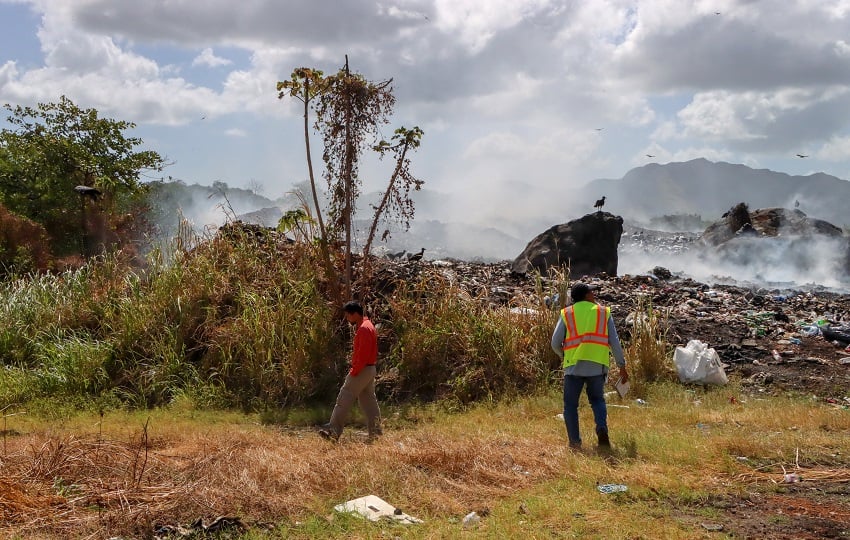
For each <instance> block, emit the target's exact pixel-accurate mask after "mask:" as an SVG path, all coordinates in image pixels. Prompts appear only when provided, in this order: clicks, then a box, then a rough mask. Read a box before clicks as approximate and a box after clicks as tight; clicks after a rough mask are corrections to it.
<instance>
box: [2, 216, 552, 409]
mask: <svg viewBox="0 0 850 540" xmlns="http://www.w3.org/2000/svg"><path fill="white" fill-rule="evenodd" d="M319 267H320V265H319V264H318V251H317V249H316V248H315V246H313V245H312V244H305V243H291V242H286V241H285V240H284V239H283V237H282V236H281V235H279V234H275V233H273V232H271V231H268V230H265V229H261V228H252V227H249V226H235V225H230V226H226V227H225V228H224V229H222V230H221V231H219V233H218V234H217V235H215V236H214V237H212V238H208V239H207V240H206V241H204V242H199V243H197V245H194V246H193V247H192V249H190V250H185V249H177V246H176V245H175V246H171V247H169V248H162V249H158V250H154V251H152V252H151V253H150V254H149V255H148V257H147V263H146V266H145V268H142V269H138V268H134V267H132V266H131V265H130V264H129V263H128V262H127V260H125V258H124V257H122V255H121V254H120V253H116V254H112V255H109V256H103V257H100V258H96V259H92V260H90V261H89V262H88V264H87V265H86V266H84V267H83V268H81V269H79V270H76V271H69V272H65V273H61V274H42V275H33V276H27V277H18V278H16V279H13V280H8V281H5V282H3V283H2V285H0V362H2V364H3V365H5V366H6V369H5V370H3V371H2V372H0V406H3V405H7V404H12V403H21V402H25V401H28V400H34V399H42V398H47V397H49V396H67V397H69V398H70V397H74V398H75V400H76V401H77V402H79V401H83V402H86V401H87V402H89V403H90V404H92V406H97V407H100V406H101V405H102V404H103V403H106V402H108V403H114V402H116V400H117V401H118V402H121V403H123V404H124V405H125V406H128V407H131V408H135V407H142V408H149V407H156V406H161V405H167V404H169V403H171V402H173V401H174V400H175V399H178V398H179V399H181V400H184V401H185V400H186V399H189V400H195V401H196V402H197V403H198V405H199V406H203V407H241V408H243V409H245V410H258V409H265V408H268V407H281V406H289V405H297V404H302V403H306V402H310V401H313V400H316V399H322V400H328V399H331V398H332V395H333V394H334V393H335V392H336V388H337V387H338V385H339V382H340V380H341V379H342V377H343V376H344V373H345V370H346V369H347V363H348V357H349V355H350V343H351V333H350V328H349V326H348V325H347V324H346V323H345V322H344V320H343V319H342V317H341V311H340V306H338V305H335V302H333V301H332V300H331V296H332V295H331V294H330V291H331V289H332V287H331V284H329V283H327V282H326V281H325V280H324V279H323V278H322V277H321V276H322V273H321V272H319V271H318V270H317V269H318V268H319ZM484 294H486V289H485V290H484V291H482V295H481V296H478V297H474V296H471V295H470V294H468V293H466V292H464V291H463V290H461V289H460V288H459V287H458V286H457V285H455V284H453V283H452V282H451V281H450V280H448V279H447V278H445V277H443V276H442V275H441V274H440V273H439V272H437V271H436V270H426V271H424V272H423V273H422V275H421V276H420V278H418V280H416V281H413V282H405V283H402V284H400V285H399V286H398V287H396V288H395V290H394V292H393V293H392V294H391V295H389V296H388V297H374V298H370V299H369V300H368V301H367V309H370V310H371V311H373V313H372V315H373V316H374V318H375V319H376V322H378V323H379V324H380V331H379V335H380V341H381V347H382V351H383V353H382V358H381V364H382V365H381V368H380V373H381V375H380V377H381V378H380V384H379V394H380V397H381V398H382V399H390V400H393V399H395V400H407V399H411V398H413V399H418V400H432V399H443V398H451V399H454V400H457V401H459V402H462V403H468V402H472V401H477V400H481V399H496V398H499V397H502V396H509V395H517V394H520V393H526V392H529V391H533V390H536V389H538V388H540V387H541V386H545V385H546V384H547V383H548V379H549V376H550V373H551V371H552V369H553V368H557V362H556V360H557V358H556V357H554V355H552V354H551V351H550V350H549V335H550V332H551V328H552V326H553V324H554V321H555V319H554V317H555V314H554V312H552V311H549V310H547V309H546V308H545V306H544V305H543V302H542V298H540V297H532V298H514V299H511V300H510V301H509V302H508V303H507V304H504V303H497V304H495V305H494V304H493V303H491V302H490V301H488V300H487V298H485V297H484ZM538 296H539V295H538ZM22 382H25V384H22Z"/></svg>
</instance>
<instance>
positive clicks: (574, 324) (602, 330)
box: [561, 302, 611, 368]
mask: <svg viewBox="0 0 850 540" xmlns="http://www.w3.org/2000/svg"><path fill="white" fill-rule="evenodd" d="M584 304H588V305H584ZM576 307H578V311H579V318H578V321H577V320H576V309H575V308H576ZM610 316H611V309H610V308H606V307H602V306H600V305H597V304H593V303H590V302H578V303H577V304H574V305H572V306H567V307H565V308H564V309H562V310H561V318H562V320H563V321H564V326H565V327H566V334H565V337H564V343H563V345H562V346H563V350H564V367H565V368H566V367H569V366H572V365H575V363H576V362H578V361H579V360H590V361H591V362H596V363H598V364H602V365H604V366H607V365H608V364H609V360H608V353H609V351H610V350H611V349H610V347H609V345H608V318H609V317H610Z"/></svg>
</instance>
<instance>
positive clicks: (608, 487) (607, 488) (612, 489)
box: [596, 484, 629, 493]
mask: <svg viewBox="0 0 850 540" xmlns="http://www.w3.org/2000/svg"><path fill="white" fill-rule="evenodd" d="M596 489H598V490H599V493H617V492H620V491H628V490H629V488H628V487H627V486H625V485H623V484H598V485H597V486H596Z"/></svg>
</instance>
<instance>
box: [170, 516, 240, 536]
mask: <svg viewBox="0 0 850 540" xmlns="http://www.w3.org/2000/svg"><path fill="white" fill-rule="evenodd" d="M246 529H247V527H246V526H245V524H244V523H242V520H240V519H239V518H238V517H231V516H219V517H217V518H215V519H214V520H212V521H211V522H210V523H208V524H205V523H204V520H203V518H198V519H196V520H195V521H193V522H192V524H191V525H189V526H187V527H184V526H183V525H159V526H157V527H155V528H154V534H157V535H163V536H168V537H169V538H171V537H177V538H195V537H196V536H197V535H198V534H202V535H206V533H210V534H216V533H220V532H225V531H245V530H246Z"/></svg>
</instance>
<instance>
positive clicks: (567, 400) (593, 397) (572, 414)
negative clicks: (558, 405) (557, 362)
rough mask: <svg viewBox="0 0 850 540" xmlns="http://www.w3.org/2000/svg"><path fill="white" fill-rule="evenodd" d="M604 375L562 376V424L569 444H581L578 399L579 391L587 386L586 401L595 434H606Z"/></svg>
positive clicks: (606, 411) (606, 412)
mask: <svg viewBox="0 0 850 540" xmlns="http://www.w3.org/2000/svg"><path fill="white" fill-rule="evenodd" d="M605 378H606V376H605V375H596V376H593V377H578V376H576V375H565V376H564V423H565V424H566V425H567V437H569V439H570V444H573V445H579V444H581V435H580V434H579V429H578V399H579V397H581V389H582V388H583V387H584V385H585V384H586V385H587V400H588V401H590V408H591V409H592V410H593V420H594V421H595V422H596V433H600V432H603V433H607V432H608V408H607V407H606V406H605Z"/></svg>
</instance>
